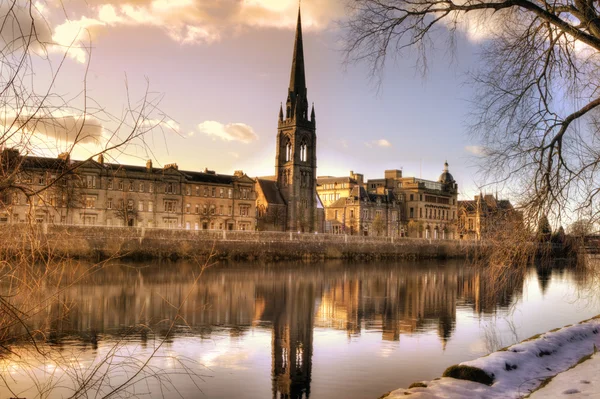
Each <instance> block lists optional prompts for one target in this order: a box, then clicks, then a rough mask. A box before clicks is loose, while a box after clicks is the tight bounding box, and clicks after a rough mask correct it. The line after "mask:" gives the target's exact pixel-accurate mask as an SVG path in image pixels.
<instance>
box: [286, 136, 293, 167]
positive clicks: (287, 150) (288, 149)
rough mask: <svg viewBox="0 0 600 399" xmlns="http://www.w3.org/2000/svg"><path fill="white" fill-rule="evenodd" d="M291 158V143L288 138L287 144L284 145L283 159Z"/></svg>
mask: <svg viewBox="0 0 600 399" xmlns="http://www.w3.org/2000/svg"><path fill="white" fill-rule="evenodd" d="M291 160H292V143H291V142H290V141H289V140H288V141H287V144H286V145H285V161H286V162H288V161H291Z"/></svg>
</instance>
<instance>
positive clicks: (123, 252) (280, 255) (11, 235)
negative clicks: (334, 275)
mask: <svg viewBox="0 0 600 399" xmlns="http://www.w3.org/2000/svg"><path fill="white" fill-rule="evenodd" d="M0 234H1V236H2V237H4V239H3V244H4V246H8V247H11V248H13V249H15V250H18V249H20V248H23V247H24V245H28V246H31V245H40V247H41V248H47V249H48V250H49V251H52V252H54V253H55V254H60V255H66V256H71V257H91V258H108V257H112V256H125V257H132V258H145V257H147V258H187V257H207V256H209V255H211V254H212V255H213V256H216V257H217V258H229V259H264V260H278V259H307V260H309V259H313V260H318V259H380V258H459V257H466V256H467V255H468V254H469V253H470V252H471V251H473V250H475V249H476V248H477V247H478V245H479V243H477V242H470V241H456V240H425V239H412V238H390V237H363V236H346V235H333V234H308V233H307V234H302V233H281V232H254V231H252V232H249V231H217V230H209V231H206V230H200V231H190V230H179V229H175V230H168V229H146V228H132V227H101V226H89V227H88V226H58V225H56V226H54V225H42V226H33V227H31V226H26V225H5V226H2V227H0Z"/></svg>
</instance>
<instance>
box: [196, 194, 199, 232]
mask: <svg viewBox="0 0 600 399" xmlns="http://www.w3.org/2000/svg"><path fill="white" fill-rule="evenodd" d="M199 196H200V187H198V186H196V197H199ZM196 230H198V223H196Z"/></svg>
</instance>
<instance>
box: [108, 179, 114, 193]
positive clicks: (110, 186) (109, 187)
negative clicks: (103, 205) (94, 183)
mask: <svg viewBox="0 0 600 399" xmlns="http://www.w3.org/2000/svg"><path fill="white" fill-rule="evenodd" d="M108 189H109V190H112V189H113V181H112V179H108Z"/></svg>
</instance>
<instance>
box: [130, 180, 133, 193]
mask: <svg viewBox="0 0 600 399" xmlns="http://www.w3.org/2000/svg"><path fill="white" fill-rule="evenodd" d="M129 191H133V181H130V182H129Z"/></svg>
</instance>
